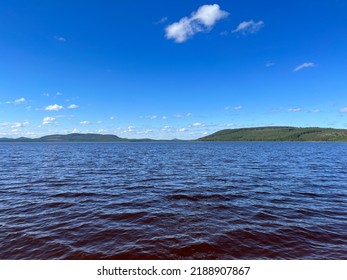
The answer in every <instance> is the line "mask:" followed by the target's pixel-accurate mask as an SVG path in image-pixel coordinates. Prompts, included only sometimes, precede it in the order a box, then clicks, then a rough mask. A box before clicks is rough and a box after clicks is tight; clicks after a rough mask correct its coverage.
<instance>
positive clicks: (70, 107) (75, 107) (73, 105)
mask: <svg viewBox="0 0 347 280" xmlns="http://www.w3.org/2000/svg"><path fill="white" fill-rule="evenodd" d="M78 107H79V106H78V105H76V104H71V105H69V106H68V107H67V108H68V109H77V108H78Z"/></svg>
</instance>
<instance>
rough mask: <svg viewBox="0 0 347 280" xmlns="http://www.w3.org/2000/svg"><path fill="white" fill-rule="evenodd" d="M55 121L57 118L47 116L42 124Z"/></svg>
mask: <svg viewBox="0 0 347 280" xmlns="http://www.w3.org/2000/svg"><path fill="white" fill-rule="evenodd" d="M54 121H55V118H52V117H45V118H44V119H43V121H42V125H47V124H51V123H53V122H54Z"/></svg>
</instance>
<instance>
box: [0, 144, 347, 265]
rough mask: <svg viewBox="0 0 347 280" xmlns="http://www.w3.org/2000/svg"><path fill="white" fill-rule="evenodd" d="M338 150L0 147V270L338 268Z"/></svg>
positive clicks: (341, 154)
mask: <svg viewBox="0 0 347 280" xmlns="http://www.w3.org/2000/svg"><path fill="white" fill-rule="evenodd" d="M346 233H347V144H345V143H249V142H247V143H239V142H235V143H0V259H346V258H347V237H346Z"/></svg>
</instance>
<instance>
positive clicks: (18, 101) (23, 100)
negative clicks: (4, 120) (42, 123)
mask: <svg viewBox="0 0 347 280" xmlns="http://www.w3.org/2000/svg"><path fill="white" fill-rule="evenodd" d="M24 102H25V98H24V97H22V98H18V99H16V100H15V101H14V104H20V103H24Z"/></svg>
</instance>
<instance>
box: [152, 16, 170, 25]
mask: <svg viewBox="0 0 347 280" xmlns="http://www.w3.org/2000/svg"><path fill="white" fill-rule="evenodd" d="M168 19H169V18H168V17H162V18H161V19H160V20H158V21H157V22H155V23H154V24H161V23H164V22H166V21H167V20H168Z"/></svg>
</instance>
